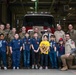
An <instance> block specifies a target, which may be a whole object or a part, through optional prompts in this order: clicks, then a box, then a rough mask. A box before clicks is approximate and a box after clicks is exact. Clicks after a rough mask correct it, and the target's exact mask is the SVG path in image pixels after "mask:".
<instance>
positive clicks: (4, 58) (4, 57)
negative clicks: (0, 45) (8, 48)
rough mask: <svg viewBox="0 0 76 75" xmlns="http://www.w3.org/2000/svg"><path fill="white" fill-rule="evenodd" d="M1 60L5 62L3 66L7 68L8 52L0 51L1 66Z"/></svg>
mask: <svg viewBox="0 0 76 75" xmlns="http://www.w3.org/2000/svg"><path fill="white" fill-rule="evenodd" d="M1 60H2V61H3V65H4V66H5V67H7V61H6V52H3V51H0V66H1Z"/></svg>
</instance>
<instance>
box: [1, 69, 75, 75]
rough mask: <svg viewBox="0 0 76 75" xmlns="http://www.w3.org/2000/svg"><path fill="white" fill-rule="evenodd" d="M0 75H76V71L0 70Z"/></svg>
mask: <svg viewBox="0 0 76 75" xmlns="http://www.w3.org/2000/svg"><path fill="white" fill-rule="evenodd" d="M0 75H76V70H68V71H60V70H54V69H48V70H31V69H29V70H26V69H20V70H0Z"/></svg>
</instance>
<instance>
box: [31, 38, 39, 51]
mask: <svg viewBox="0 0 76 75" xmlns="http://www.w3.org/2000/svg"><path fill="white" fill-rule="evenodd" d="M39 44H40V39H39V38H38V39H35V38H32V45H33V47H34V49H35V50H37V49H38V47H39Z"/></svg>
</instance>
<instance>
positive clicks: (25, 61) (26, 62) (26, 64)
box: [24, 50, 30, 67]
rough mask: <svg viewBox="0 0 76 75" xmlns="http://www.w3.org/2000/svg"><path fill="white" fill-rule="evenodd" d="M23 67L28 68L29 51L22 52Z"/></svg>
mask: <svg viewBox="0 0 76 75" xmlns="http://www.w3.org/2000/svg"><path fill="white" fill-rule="evenodd" d="M24 66H25V67H30V50H29V51H27V50H24Z"/></svg>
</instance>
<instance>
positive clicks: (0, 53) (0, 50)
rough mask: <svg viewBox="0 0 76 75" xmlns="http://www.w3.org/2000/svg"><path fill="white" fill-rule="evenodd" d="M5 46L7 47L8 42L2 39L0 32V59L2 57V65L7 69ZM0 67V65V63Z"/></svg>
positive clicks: (2, 35)
mask: <svg viewBox="0 0 76 75" xmlns="http://www.w3.org/2000/svg"><path fill="white" fill-rule="evenodd" d="M7 48H8V44H7V42H6V40H4V34H0V59H2V61H3V66H4V69H5V70H6V69H7V61H6V53H8V52H7ZM0 62H1V60H0ZM0 67H1V63H0Z"/></svg>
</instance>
